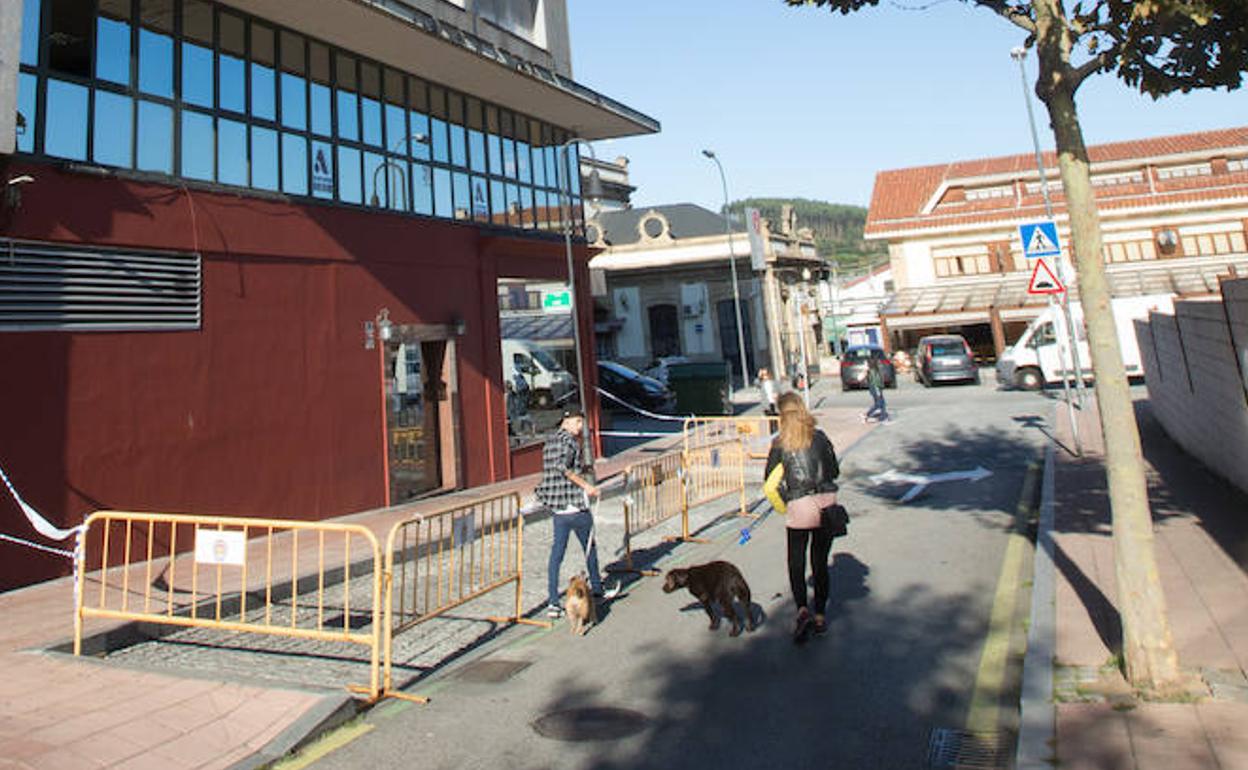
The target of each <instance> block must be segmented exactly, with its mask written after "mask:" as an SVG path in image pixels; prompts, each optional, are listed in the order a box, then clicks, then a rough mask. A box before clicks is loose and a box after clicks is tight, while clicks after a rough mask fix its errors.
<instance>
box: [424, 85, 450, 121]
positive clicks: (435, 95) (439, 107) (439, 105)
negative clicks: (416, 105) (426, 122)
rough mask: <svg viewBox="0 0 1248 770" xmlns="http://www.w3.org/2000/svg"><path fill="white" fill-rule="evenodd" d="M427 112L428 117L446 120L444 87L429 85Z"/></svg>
mask: <svg viewBox="0 0 1248 770" xmlns="http://www.w3.org/2000/svg"><path fill="white" fill-rule="evenodd" d="M428 112H429V115H430V117H434V118H438V119H439V120H446V89H444V88H439V87H438V86H429V110H428Z"/></svg>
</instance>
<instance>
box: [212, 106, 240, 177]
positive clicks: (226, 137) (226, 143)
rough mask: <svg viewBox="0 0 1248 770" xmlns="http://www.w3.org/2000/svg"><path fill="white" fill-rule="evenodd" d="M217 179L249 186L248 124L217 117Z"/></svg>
mask: <svg viewBox="0 0 1248 770" xmlns="http://www.w3.org/2000/svg"><path fill="white" fill-rule="evenodd" d="M217 181H218V182H221V183H222V184H232V185H237V186H239V187H246V186H247V124H246V123H240V122H238V121H237V120H226V119H225V118H217Z"/></svg>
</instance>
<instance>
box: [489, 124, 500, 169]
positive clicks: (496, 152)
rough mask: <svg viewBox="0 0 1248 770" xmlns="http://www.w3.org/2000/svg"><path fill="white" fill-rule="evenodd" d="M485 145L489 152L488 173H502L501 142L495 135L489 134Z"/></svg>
mask: <svg viewBox="0 0 1248 770" xmlns="http://www.w3.org/2000/svg"><path fill="white" fill-rule="evenodd" d="M487 144H488V146H489V150H490V173H491V174H500V175H501V174H502V173H503V142H502V139H500V138H499V137H498V135H497V134H490V135H489V137H488V138H487Z"/></svg>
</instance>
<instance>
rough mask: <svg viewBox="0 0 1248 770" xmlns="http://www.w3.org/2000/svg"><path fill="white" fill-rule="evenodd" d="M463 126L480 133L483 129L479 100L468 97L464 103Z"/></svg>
mask: <svg viewBox="0 0 1248 770" xmlns="http://www.w3.org/2000/svg"><path fill="white" fill-rule="evenodd" d="M465 104H466V106H465V115H464V125H465V126H467V127H468V128H469V129H472V130H476V131H481V130H483V129H484V128H485V123H484V122H483V119H482V114H481V109H482V107H481V100H480V99H474V98H472V97H468V99H467V100H466V102H465Z"/></svg>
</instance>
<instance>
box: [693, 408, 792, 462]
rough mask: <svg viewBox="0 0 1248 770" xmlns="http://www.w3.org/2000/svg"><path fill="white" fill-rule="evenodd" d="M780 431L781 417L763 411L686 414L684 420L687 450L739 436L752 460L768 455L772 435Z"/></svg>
mask: <svg viewBox="0 0 1248 770" xmlns="http://www.w3.org/2000/svg"><path fill="white" fill-rule="evenodd" d="M778 430H780V418H779V417H771V416H768V415H765V414H756V415H746V416H742V417H687V418H685V423H684V434H685V436H684V438H685V446H684V449H685V451H686V452H688V451H690V450H691V449H699V448H701V447H705V446H710V445H712V444H718V443H720V442H723V441H727V440H729V439H741V441H743V442H744V443H745V447H746V451H747V452H748V455H749V457H750V458H752V459H756V460H758V459H763V458H766V457H767V451H768V449H769V447H770V445H771V437H772V435H773V434H775V433H776V431H778Z"/></svg>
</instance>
